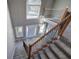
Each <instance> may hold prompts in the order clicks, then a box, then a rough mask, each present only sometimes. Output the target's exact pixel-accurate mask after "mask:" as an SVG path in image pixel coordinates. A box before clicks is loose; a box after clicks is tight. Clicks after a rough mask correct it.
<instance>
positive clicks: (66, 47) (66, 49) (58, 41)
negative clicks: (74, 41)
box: [56, 40, 71, 55]
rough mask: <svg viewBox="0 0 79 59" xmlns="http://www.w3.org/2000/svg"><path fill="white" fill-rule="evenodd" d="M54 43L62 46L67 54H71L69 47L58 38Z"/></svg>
mask: <svg viewBox="0 0 79 59" xmlns="http://www.w3.org/2000/svg"><path fill="white" fill-rule="evenodd" d="M56 43H57V44H58V45H59V46H60V47H62V48H63V49H64V50H65V51H66V52H67V53H68V54H69V55H71V49H70V48H69V47H68V46H67V45H65V44H64V43H63V42H61V41H60V40H57V41H56Z"/></svg>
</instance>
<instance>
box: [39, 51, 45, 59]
mask: <svg viewBox="0 0 79 59" xmlns="http://www.w3.org/2000/svg"><path fill="white" fill-rule="evenodd" d="M39 54H40V56H41V59H47V58H46V56H45V55H44V53H43V51H39Z"/></svg>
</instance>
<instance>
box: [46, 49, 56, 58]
mask: <svg viewBox="0 0 79 59" xmlns="http://www.w3.org/2000/svg"><path fill="white" fill-rule="evenodd" d="M45 51H46V53H47V55H48V56H49V58H50V59H52V58H53V59H56V57H55V56H54V55H53V54H52V52H51V51H50V50H49V49H48V48H46V49H45Z"/></svg>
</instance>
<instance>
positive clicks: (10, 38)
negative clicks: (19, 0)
mask: <svg viewBox="0 0 79 59" xmlns="http://www.w3.org/2000/svg"><path fill="white" fill-rule="evenodd" d="M14 40H15V38H14V34H13V29H12V24H11V19H10V14H9V10H7V59H13V55H14V51H15V43H14Z"/></svg>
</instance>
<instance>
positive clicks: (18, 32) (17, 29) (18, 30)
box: [15, 26, 23, 37]
mask: <svg viewBox="0 0 79 59" xmlns="http://www.w3.org/2000/svg"><path fill="white" fill-rule="evenodd" d="M15 32H16V37H23V27H21V26H19V27H15Z"/></svg>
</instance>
